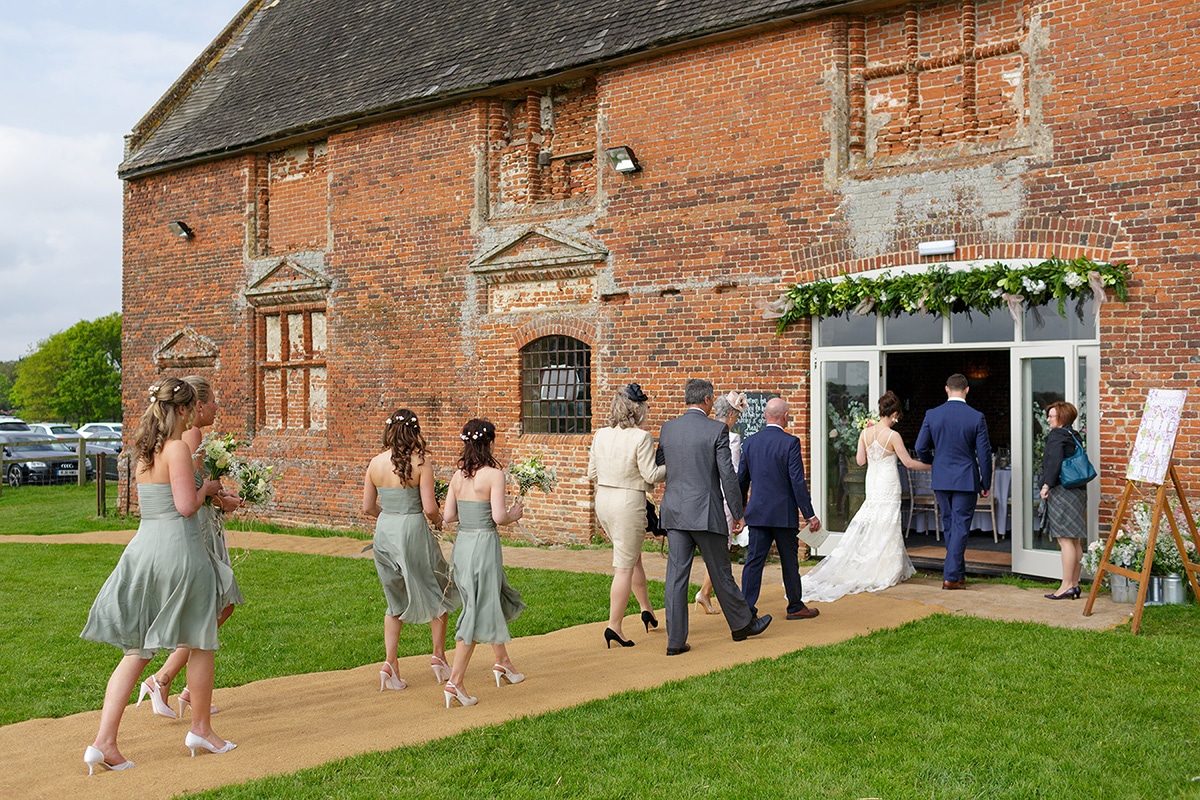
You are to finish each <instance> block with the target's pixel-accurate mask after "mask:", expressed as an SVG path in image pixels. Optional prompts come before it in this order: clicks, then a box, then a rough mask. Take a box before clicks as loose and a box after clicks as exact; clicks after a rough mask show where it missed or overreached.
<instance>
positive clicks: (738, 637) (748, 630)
mask: <svg viewBox="0 0 1200 800" xmlns="http://www.w3.org/2000/svg"><path fill="white" fill-rule="evenodd" d="M770 624H771V615H770V614H764V615H763V616H761V617H755V618H754V619H752V620H750V624H749V625H747V626H746V627H744V628H738V629H737V630H736V631H734V632H733V640H734V641H735V642H743V641H745V640H746V639H749V638H750V637H751V636H758V635H759V634H760V633H762V632H763V631H765V630H766V629H767V626H768V625H770Z"/></svg>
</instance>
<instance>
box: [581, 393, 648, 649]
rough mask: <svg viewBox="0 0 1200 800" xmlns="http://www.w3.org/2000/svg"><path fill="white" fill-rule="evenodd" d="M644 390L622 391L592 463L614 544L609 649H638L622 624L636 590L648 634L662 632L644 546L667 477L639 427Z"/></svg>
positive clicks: (599, 505) (599, 513)
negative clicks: (650, 498) (655, 495)
mask: <svg viewBox="0 0 1200 800" xmlns="http://www.w3.org/2000/svg"><path fill="white" fill-rule="evenodd" d="M648 400H649V398H648V397H646V394H645V392H643V391H642V387H641V386H639V385H637V384H636V383H631V384H629V385H628V386H626V387H625V388H623V389H621V390H620V391H619V392H617V394H616V396H615V397H614V398H613V402H612V411H611V412H610V413H609V415H608V427H606V428H601V429H600V430H598V431H596V434H595V436H594V437H593V439H592V448H591V454H590V456H589V458H588V478H590V479H591V480H592V481H594V482H595V484H596V517H597V518H598V519H599V520H600V526H601V527H602V528H604V532H605V533H607V534H608V538H609V539H611V540H612V543H613V582H612V589H611V590H610V591H609V595H608V627H607V628H605V629H604V644H605V646H606V647H611V646H612V643H613V642H616V643H617V644H619V645H621V646H622V647H633V642H632V641H630V640H628V639H626V638H625V637H624V635H623V634H624V632H623V631H622V629H621V623H622V622H623V621H624V619H625V608H626V606H627V605H628V604H629V592H630V589H632V590H633V594H634V596H635V597H636V598H637V601H638V605H639V606H640V607H641V609H642V624H644V625H645V626H646V632H647V633H649V632H650V628H651V627H654V628H657V627H658V618H657V617H655V616H654V609H653V606H651V605H650V593H649V591H647V589H646V570H645V569H644V568H643V567H642V542H643V541H644V540H645V538H646V492H648V491H650V490H651V489H653V488H654V484H656V483H660V482H662V480H663V479H664V478H665V477H666V475H667V468H666V467H665V466H661V467H660V466H655V464H654V439H653V437H651V436H650V433H649V432H648V431H645V430H642V428H641V427H640V426H641V425H642V423H644V422H645V421H646V407H647V401H648Z"/></svg>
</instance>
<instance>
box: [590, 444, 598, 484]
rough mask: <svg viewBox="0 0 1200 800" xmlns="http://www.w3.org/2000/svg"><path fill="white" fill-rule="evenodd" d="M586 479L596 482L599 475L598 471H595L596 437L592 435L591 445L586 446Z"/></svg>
mask: <svg viewBox="0 0 1200 800" xmlns="http://www.w3.org/2000/svg"><path fill="white" fill-rule="evenodd" d="M587 475H588V481H589V482H591V483H595V482H596V478H598V477H600V473H599V472H597V471H596V437H595V436H593V437H592V446H591V447H589V448H588V473H587Z"/></svg>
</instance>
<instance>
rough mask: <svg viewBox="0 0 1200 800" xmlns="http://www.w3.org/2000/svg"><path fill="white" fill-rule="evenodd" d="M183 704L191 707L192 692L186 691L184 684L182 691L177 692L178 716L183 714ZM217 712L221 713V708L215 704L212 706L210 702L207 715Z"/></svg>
mask: <svg viewBox="0 0 1200 800" xmlns="http://www.w3.org/2000/svg"><path fill="white" fill-rule="evenodd" d="M184 695H187V696H186V697H184ZM184 706H187V707H188V708H191V707H192V693H191V692H189V691H188V687H186V686H185V687H183V691H182V692H180V693H179V716H181V717H182V716H183V707H184ZM167 710H168V711H170V710H171V709H169V708H168V709H167ZM219 713H221V709H219V708H217V707H216V706H214V705H212V704H211V703H210V704H209V706H208V714H209V716H212V715H213V714H219Z"/></svg>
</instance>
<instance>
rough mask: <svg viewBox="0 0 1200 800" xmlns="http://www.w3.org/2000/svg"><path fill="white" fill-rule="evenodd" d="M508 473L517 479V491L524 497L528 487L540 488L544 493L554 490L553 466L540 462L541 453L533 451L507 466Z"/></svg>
mask: <svg viewBox="0 0 1200 800" xmlns="http://www.w3.org/2000/svg"><path fill="white" fill-rule="evenodd" d="M508 474H509V475H512V476H513V477H514V478H516V479H517V492H518V493H519V494H520V495H521V498H522V499H524V498H525V495H527V494H529V490H530V489H535V488H536V489H541V490H542V491H543V492H545V493H546V494H549V493H550V492H552V491H554V483H555V480H556V478H555V474H554V467H548V466H546V465H545V464H543V463H542V454H541V453H534V454H533V455H531V456H530V457H529V458H527V459H525V460H524V461H521V462H519V463H514V464H512V465H511V466H510V467H509V468H508Z"/></svg>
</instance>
